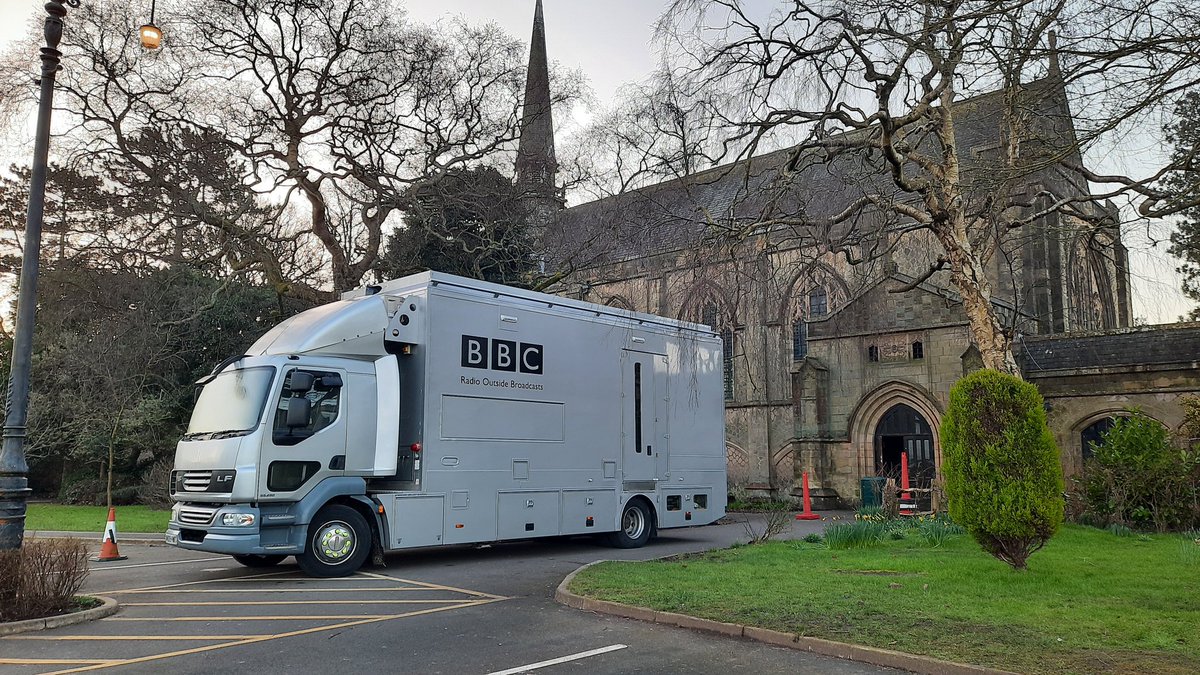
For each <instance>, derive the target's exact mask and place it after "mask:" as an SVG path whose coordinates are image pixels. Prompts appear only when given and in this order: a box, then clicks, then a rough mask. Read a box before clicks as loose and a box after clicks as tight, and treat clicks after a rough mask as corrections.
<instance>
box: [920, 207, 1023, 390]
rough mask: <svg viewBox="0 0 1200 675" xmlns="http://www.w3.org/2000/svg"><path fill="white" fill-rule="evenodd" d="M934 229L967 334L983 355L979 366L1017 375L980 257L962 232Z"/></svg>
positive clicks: (1013, 358)
mask: <svg viewBox="0 0 1200 675" xmlns="http://www.w3.org/2000/svg"><path fill="white" fill-rule="evenodd" d="M964 230H965V228H964ZM934 231H935V233H936V234H937V236H938V239H939V240H940V241H941V243H942V247H943V248H944V249H945V251H946V257H947V258H948V259H949V260H950V281H951V283H953V284H954V287H955V289H956V290H957V291H958V294H959V295H960V296H962V303H963V311H964V312H965V313H966V315H967V322H968V326H969V329H970V331H971V338H972V339H973V340H974V341H975V346H976V347H977V348H978V349H979V354H980V356H982V357H983V366H984V367H985V368H990V369H992V370H997V371H1000V372H1002V373H1007V374H1009V375H1013V376H1015V377H1018V378H1019V377H1021V368H1020V367H1019V366H1018V365H1017V359H1016V357H1015V356H1013V351H1012V336H1010V335H1009V334H1008V333H1006V332H1005V330H1004V327H1003V326H1002V325H1001V323H1000V317H999V316H997V315H996V308H995V306H994V305H992V293H991V285H990V284H989V283H988V280H987V277H986V276H985V272H984V269H983V263H982V261H980V260H979V259H978V256H976V255H975V252H974V251H973V250H972V249H971V248H970V244H968V243H966V241H967V240H966V237H965V233H964V235H963V238H962V239H959V238H958V237H956V236H955V235H954V234H953V233H951V232H947V231H946V228H935V229H934Z"/></svg>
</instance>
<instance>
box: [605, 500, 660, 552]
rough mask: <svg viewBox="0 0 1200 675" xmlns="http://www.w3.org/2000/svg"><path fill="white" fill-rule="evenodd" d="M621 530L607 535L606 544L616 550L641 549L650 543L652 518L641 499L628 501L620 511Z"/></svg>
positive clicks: (652, 525) (648, 508) (652, 526)
mask: <svg viewBox="0 0 1200 675" xmlns="http://www.w3.org/2000/svg"><path fill="white" fill-rule="evenodd" d="M619 526H620V528H621V529H619V530H617V531H616V532H613V533H611V534H609V535H608V543H609V545H611V546H614V547H616V548H641V547H643V546H645V545H646V542H648V541H650V534H651V532H652V531H653V530H654V517H653V516H652V515H651V513H650V507H648V506H646V502H644V501H642V500H641V499H630V500H629V501H628V502H627V503H626V504H625V508H624V509H622V510H621V522H620V523H619Z"/></svg>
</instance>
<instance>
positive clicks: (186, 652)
mask: <svg viewBox="0 0 1200 675" xmlns="http://www.w3.org/2000/svg"><path fill="white" fill-rule="evenodd" d="M490 602H495V601H494V600H476V601H473V602H469V603H464V604H463V605H452V606H447V607H432V608H429V609H421V610H417V611H413V612H406V613H404V614H394V615H390V616H385V617H381V618H374V619H361V620H359V621H347V622H345V623H335V624H331V625H328V626H317V627H314V628H305V629H303V630H295V631H290V632H287V633H278V634H276V635H267V636H263V637H256V638H247V639H245V640H238V641H236V642H226V643H223V644H219V645H207V646H204V647H195V648H193V649H181V650H179V651H175V652H169V653H166V654H154V655H151V656H143V657H141V658H136V659H125V660H122V661H108V662H104V663H99V664H97V665H93V666H87V667H84V668H72V669H69V670H59V671H55V672H53V673H48V674H47V675H66V674H67V673H82V672H86V671H89V670H102V669H104V668H110V667H112V666H118V665H120V666H124V665H129V664H133V663H146V662H149V661H159V660H161V659H169V658H173V657H176V656H186V655H189V654H199V653H201V652H208V651H213V650H216V649H225V648H226V647H237V646H240V645H248V644H253V643H256V642H265V641H267V640H275V639H279V638H286V637H295V636H298V635H309V634H312V633H320V632H323V631H330V630H338V629H341V628H350V627H353V626H361V625H364V624H368V623H377V622H380V621H387V620H389V619H402V618H405V617H410V616H418V615H421V614H433V613H435V612H444V611H447V610H450V609H458V608H459V607H470V606H474V605H485V604H488V603H490ZM106 620H111V619H106Z"/></svg>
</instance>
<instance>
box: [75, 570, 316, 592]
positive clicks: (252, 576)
mask: <svg viewBox="0 0 1200 675" xmlns="http://www.w3.org/2000/svg"><path fill="white" fill-rule="evenodd" d="M292 573H293V572H292V570H283V571H282V572H263V573H262V574H248V575H246V576H241V577H230V578H227V579H201V580H200V581H185V582H182V583H178V584H161V585H158V586H144V587H142V588H123V589H120V590H116V591H96V592H95V593H92V595H117V594H118V593H139V592H141V591H153V590H157V589H160V588H178V587H179V586H195V585H196V584H215V583H219V582H222V581H235V580H236V581H243V580H247V579H259V578H262V577H277V576H281V575H284V574H292ZM272 581H273V580H272Z"/></svg>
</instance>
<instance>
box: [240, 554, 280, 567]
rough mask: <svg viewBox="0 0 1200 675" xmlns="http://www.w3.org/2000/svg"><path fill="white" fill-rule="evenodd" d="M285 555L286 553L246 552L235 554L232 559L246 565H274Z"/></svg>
mask: <svg viewBox="0 0 1200 675" xmlns="http://www.w3.org/2000/svg"><path fill="white" fill-rule="evenodd" d="M286 557H287V556H286V555H255V554H253V553H248V554H246V555H235V556H233V559H234V560H236V561H238V562H239V563H241V564H242V565H245V566H246V567H274V566H276V565H278V564H279V563H281V562H283V559H284V558H286Z"/></svg>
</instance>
